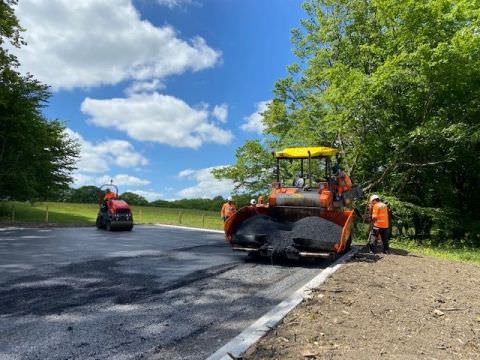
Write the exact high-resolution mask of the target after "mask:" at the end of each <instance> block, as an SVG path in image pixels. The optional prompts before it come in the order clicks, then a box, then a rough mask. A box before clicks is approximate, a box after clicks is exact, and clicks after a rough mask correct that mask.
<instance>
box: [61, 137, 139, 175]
mask: <svg viewBox="0 0 480 360" xmlns="http://www.w3.org/2000/svg"><path fill="white" fill-rule="evenodd" d="M66 134H67V135H68V136H69V137H71V138H72V139H75V140H76V141H77V142H78V143H79V144H80V158H79V160H78V162H77V167H78V171H79V172H87V173H101V172H105V171H108V170H109V169H110V165H117V166H120V167H123V168H129V167H135V166H145V165H147V164H148V160H147V159H146V158H144V157H143V156H142V155H141V154H140V153H138V152H136V151H135V148H134V147H133V145H132V144H131V143H129V142H128V141H125V140H106V141H102V142H98V143H96V144H94V143H91V142H90V141H87V140H85V139H84V138H83V137H82V135H80V134H79V133H77V132H75V131H73V130H71V129H66Z"/></svg>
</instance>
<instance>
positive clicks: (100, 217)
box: [95, 215, 104, 230]
mask: <svg viewBox="0 0 480 360" xmlns="http://www.w3.org/2000/svg"><path fill="white" fill-rule="evenodd" d="M95 226H96V227H97V229H99V230H101V229H103V228H104V225H103V224H102V216H101V215H98V216H97V220H96V221H95Z"/></svg>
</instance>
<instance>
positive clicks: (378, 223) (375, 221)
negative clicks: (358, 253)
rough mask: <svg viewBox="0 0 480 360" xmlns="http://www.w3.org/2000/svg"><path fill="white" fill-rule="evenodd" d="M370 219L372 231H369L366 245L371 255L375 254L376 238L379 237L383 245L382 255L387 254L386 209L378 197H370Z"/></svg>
mask: <svg viewBox="0 0 480 360" xmlns="http://www.w3.org/2000/svg"><path fill="white" fill-rule="evenodd" d="M370 219H371V222H372V231H370V235H369V239H368V245H369V247H370V250H371V251H372V252H373V253H376V252H377V237H378V236H380V238H381V239H382V243H383V253H384V254H388V253H389V252H390V247H389V245H388V228H389V225H390V224H389V218H388V207H387V205H386V204H384V203H383V202H381V201H380V198H379V196H378V195H372V196H370Z"/></svg>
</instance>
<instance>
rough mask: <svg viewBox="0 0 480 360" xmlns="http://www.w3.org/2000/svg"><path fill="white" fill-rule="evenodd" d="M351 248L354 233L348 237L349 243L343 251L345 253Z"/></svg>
mask: <svg viewBox="0 0 480 360" xmlns="http://www.w3.org/2000/svg"><path fill="white" fill-rule="evenodd" d="M351 248H352V235H350V236H349V237H348V240H347V245H346V246H345V250H343V253H344V254H345V253H347V252H349V251H350V249H351Z"/></svg>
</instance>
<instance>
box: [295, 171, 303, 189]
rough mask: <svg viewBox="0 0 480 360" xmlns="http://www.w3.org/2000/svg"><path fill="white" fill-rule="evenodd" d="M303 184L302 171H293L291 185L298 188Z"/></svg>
mask: <svg viewBox="0 0 480 360" xmlns="http://www.w3.org/2000/svg"><path fill="white" fill-rule="evenodd" d="M304 184H305V180H303V177H302V173H301V172H297V173H295V178H294V179H293V186H295V187H298V188H303V185H304Z"/></svg>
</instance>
